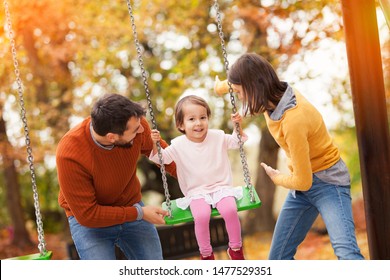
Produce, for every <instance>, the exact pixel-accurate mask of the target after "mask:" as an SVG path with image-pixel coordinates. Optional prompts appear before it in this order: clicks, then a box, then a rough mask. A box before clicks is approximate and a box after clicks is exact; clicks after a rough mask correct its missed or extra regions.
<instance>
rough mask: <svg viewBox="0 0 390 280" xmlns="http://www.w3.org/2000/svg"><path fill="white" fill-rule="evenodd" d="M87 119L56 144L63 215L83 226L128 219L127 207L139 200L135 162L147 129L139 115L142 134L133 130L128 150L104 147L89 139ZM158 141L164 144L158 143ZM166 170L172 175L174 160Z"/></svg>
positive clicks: (133, 213) (132, 213)
mask: <svg viewBox="0 0 390 280" xmlns="http://www.w3.org/2000/svg"><path fill="white" fill-rule="evenodd" d="M90 123H91V119H90V117H89V118H87V119H85V120H84V121H83V122H82V123H81V124H79V125H77V126H76V127H74V128H73V129H71V130H70V131H69V132H68V133H66V134H65V135H64V137H63V138H62V139H61V141H60V142H59V144H58V147H57V153H56V163H57V171H58V180H59V185H60V192H59V196H58V202H59V204H60V205H61V207H62V208H64V210H65V212H66V215H67V216H68V217H69V216H74V217H75V218H76V219H77V221H78V222H79V223H80V224H81V225H83V226H87V227H107V226H112V225H116V224H122V223H124V222H129V221H134V220H136V218H137V210H136V208H135V207H133V206H132V205H134V204H135V203H137V202H139V201H140V200H141V184H140V181H139V179H138V177H137V175H136V171H137V161H138V159H139V157H140V155H141V154H143V155H145V156H149V154H150V152H151V151H152V149H153V143H152V141H151V138H150V127H149V125H148V123H147V121H146V119H145V118H142V119H141V125H142V126H143V127H144V132H143V133H140V134H137V136H136V137H135V138H134V142H133V146H132V147H131V148H120V147H114V148H113V149H112V150H105V149H103V148H102V147H99V146H98V145H97V144H96V143H95V142H94V141H93V139H92V136H91V133H90ZM161 145H162V147H166V146H167V144H166V143H165V142H164V141H161ZM166 169H167V171H168V172H169V173H171V174H172V175H174V176H176V166H175V164H174V163H172V164H171V165H169V166H167V168H166Z"/></svg>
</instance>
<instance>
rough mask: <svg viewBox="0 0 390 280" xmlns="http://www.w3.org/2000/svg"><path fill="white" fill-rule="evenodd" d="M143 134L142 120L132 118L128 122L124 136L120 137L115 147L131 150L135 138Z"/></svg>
mask: <svg viewBox="0 0 390 280" xmlns="http://www.w3.org/2000/svg"><path fill="white" fill-rule="evenodd" d="M142 132H144V127H143V126H142V125H141V119H140V118H137V117H131V118H130V119H129V121H128V122H127V125H126V130H125V131H124V133H123V135H118V137H117V139H116V140H115V142H114V145H115V146H117V147H121V148H130V147H131V146H132V145H133V140H134V138H135V136H136V135H137V134H138V133H142Z"/></svg>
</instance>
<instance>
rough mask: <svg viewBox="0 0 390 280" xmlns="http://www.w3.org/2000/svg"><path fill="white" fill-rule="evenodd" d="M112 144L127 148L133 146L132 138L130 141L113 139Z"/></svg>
mask: <svg viewBox="0 0 390 280" xmlns="http://www.w3.org/2000/svg"><path fill="white" fill-rule="evenodd" d="M114 146H115V147H119V148H125V149H126V148H127V149H129V148H131V147H133V140H131V141H130V142H121V141H115V143H114Z"/></svg>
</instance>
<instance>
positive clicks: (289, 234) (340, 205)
mask: <svg viewBox="0 0 390 280" xmlns="http://www.w3.org/2000/svg"><path fill="white" fill-rule="evenodd" d="M318 214H321V216H322V219H323V220H324V222H325V225H326V229H327V231H328V234H329V237H330V241H331V243H332V247H333V250H334V253H335V255H336V256H337V258H338V259H340V260H342V259H349V260H353V259H364V257H363V256H362V254H361V253H360V249H359V247H358V245H357V242H356V236H355V225H354V222H353V217H352V205H351V194H350V186H336V185H332V184H328V183H326V182H323V181H321V180H320V179H318V178H317V177H316V176H314V175H313V185H312V187H311V188H310V189H309V190H308V191H296V192H295V197H294V195H293V193H292V192H290V193H289V194H288V196H287V198H286V201H285V202H284V205H283V207H282V210H281V212H280V214H279V217H278V220H277V222H276V226H275V230H274V234H273V237H272V244H271V249H270V254H269V259H271V260H292V259H294V255H295V253H296V251H297V247H298V246H299V244H301V243H302V241H303V240H304V239H305V237H306V234H307V233H308V231H309V230H310V228H311V226H312V225H313V223H314V221H315V219H316V218H317V216H318Z"/></svg>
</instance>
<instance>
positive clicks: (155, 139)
mask: <svg viewBox="0 0 390 280" xmlns="http://www.w3.org/2000/svg"><path fill="white" fill-rule="evenodd" d="M150 137H151V138H152V141H153V143H154V144H156V143H157V142H158V141H160V140H161V136H160V131H158V130H157V129H152V132H151V134H150Z"/></svg>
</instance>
